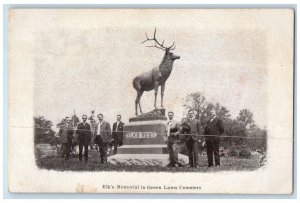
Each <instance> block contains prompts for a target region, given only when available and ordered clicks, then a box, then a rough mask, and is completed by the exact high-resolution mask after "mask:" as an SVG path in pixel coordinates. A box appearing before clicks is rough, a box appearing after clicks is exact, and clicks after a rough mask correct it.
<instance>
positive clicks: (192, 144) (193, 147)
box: [186, 138, 198, 166]
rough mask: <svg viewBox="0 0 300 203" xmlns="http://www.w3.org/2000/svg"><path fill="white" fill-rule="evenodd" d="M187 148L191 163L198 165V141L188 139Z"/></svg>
mask: <svg viewBox="0 0 300 203" xmlns="http://www.w3.org/2000/svg"><path fill="white" fill-rule="evenodd" d="M186 148H187V150H188V156H189V164H190V165H191V166H195V165H198V141H197V140H193V138H190V139H189V140H187V141H186Z"/></svg>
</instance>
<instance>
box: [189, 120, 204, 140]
mask: <svg viewBox="0 0 300 203" xmlns="http://www.w3.org/2000/svg"><path fill="white" fill-rule="evenodd" d="M185 123H186V124H187V125H189V126H190V128H191V132H190V134H194V135H188V136H186V140H189V139H190V138H192V139H193V140H194V141H198V140H199V139H200V137H199V136H197V135H202V129H201V123H200V121H199V120H198V119H193V120H190V119H187V120H186V121H185Z"/></svg>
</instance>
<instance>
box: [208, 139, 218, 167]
mask: <svg viewBox="0 0 300 203" xmlns="http://www.w3.org/2000/svg"><path fill="white" fill-rule="evenodd" d="M219 146H220V141H219V140H212V141H206V150H207V161H208V166H212V165H213V156H214V157H215V165H216V166H220V153H219Z"/></svg>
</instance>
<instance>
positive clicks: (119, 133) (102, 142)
mask: <svg viewBox="0 0 300 203" xmlns="http://www.w3.org/2000/svg"><path fill="white" fill-rule="evenodd" d="M210 113H211V115H212V116H211V118H210V119H209V121H208V122H207V123H206V126H205V129H204V131H203V129H202V127H201V123H200V121H199V120H198V119H196V118H195V115H194V111H193V110H190V111H189V112H188V118H187V119H185V120H184V121H183V122H177V121H175V120H174V112H172V111H170V112H168V118H169V119H168V122H167V126H166V137H167V148H168V152H169V160H170V162H169V164H168V165H167V167H178V166H181V164H180V162H179V160H178V152H179V142H180V141H182V140H184V142H185V144H186V149H187V151H188V157H189V164H188V166H189V167H196V168H199V161H198V160H199V157H198V154H199V144H202V146H206V149H207V159H208V166H209V167H211V166H213V157H214V159H215V166H216V167H219V166H220V155H219V145H220V135H221V134H222V133H224V127H223V124H222V120H221V119H219V118H218V117H217V116H216V112H215V110H211V112H210ZM97 118H98V122H97V123H96V125H95V127H94V128H93V129H91V126H90V124H89V123H88V122H87V116H86V115H83V116H82V122H80V123H79V124H78V125H77V128H76V129H74V128H73V127H72V126H71V124H70V123H71V122H70V119H69V117H66V119H65V123H64V124H63V126H62V127H61V128H60V131H59V136H60V137H61V144H62V153H61V156H62V157H65V159H66V160H68V159H69V156H70V152H71V147H72V139H73V134H74V131H76V132H75V133H76V134H78V145H79V161H82V152H83V149H84V160H85V161H86V162H87V161H88V151H89V150H88V147H89V144H90V142H91V141H93V142H94V144H96V145H97V146H98V149H99V153H100V161H101V163H106V162H107V150H108V145H110V146H113V147H114V151H113V154H116V153H117V148H118V147H119V146H121V145H122V144H123V127H124V123H123V122H122V121H121V115H117V121H116V122H115V123H114V124H113V129H112V131H111V127H110V124H109V123H108V122H106V121H104V120H103V114H98V115H97ZM92 135H93V136H92Z"/></svg>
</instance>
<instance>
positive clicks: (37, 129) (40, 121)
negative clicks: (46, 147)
mask: <svg viewBox="0 0 300 203" xmlns="http://www.w3.org/2000/svg"><path fill="white" fill-rule="evenodd" d="M33 119H34V143H35V144H41V143H48V144H52V145H53V144H57V143H58V142H59V139H58V138H57V137H55V136H54V135H55V132H54V131H53V130H52V129H51V127H52V126H53V123H52V121H50V120H47V119H45V118H44V117H43V116H38V117H34V118H33Z"/></svg>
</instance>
